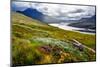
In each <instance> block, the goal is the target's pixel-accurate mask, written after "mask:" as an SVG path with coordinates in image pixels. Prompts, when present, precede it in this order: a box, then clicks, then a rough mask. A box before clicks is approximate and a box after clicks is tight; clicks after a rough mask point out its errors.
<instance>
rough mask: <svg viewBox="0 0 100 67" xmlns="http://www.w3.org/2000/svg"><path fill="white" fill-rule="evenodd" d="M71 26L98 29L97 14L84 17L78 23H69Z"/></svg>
mask: <svg viewBox="0 0 100 67" xmlns="http://www.w3.org/2000/svg"><path fill="white" fill-rule="evenodd" d="M69 26H73V27H78V28H86V29H94V30H95V29H96V15H94V16H92V17H90V18H82V19H81V20H78V21H77V22H76V23H71V24H69Z"/></svg>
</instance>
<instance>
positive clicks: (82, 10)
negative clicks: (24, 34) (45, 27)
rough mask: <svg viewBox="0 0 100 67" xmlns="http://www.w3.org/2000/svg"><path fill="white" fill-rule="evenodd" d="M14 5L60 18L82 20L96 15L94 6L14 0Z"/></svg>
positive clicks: (15, 8) (17, 7)
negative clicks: (17, 0) (16, 0)
mask: <svg viewBox="0 0 100 67" xmlns="http://www.w3.org/2000/svg"><path fill="white" fill-rule="evenodd" d="M12 7H13V9H14V10H18V11H24V10H26V9H27V8H33V9H36V10H37V11H39V12H41V13H42V14H44V15H48V16H51V17H54V18H57V19H60V20H65V19H66V20H80V19H81V18H89V17H92V16H94V15H95V7H94V6H79V5H65V4H48V3H30V2H12Z"/></svg>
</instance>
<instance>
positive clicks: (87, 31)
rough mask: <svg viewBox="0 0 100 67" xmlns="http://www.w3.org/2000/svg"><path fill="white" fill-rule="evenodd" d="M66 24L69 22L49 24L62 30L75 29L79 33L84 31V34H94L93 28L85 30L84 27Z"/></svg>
mask: <svg viewBox="0 0 100 67" xmlns="http://www.w3.org/2000/svg"><path fill="white" fill-rule="evenodd" d="M68 24H70V23H51V24H49V25H51V26H54V27H58V28H61V29H64V30H70V31H75V32H79V33H84V34H91V35H94V34H95V30H92V29H88V30H87V29H85V28H77V27H72V26H68Z"/></svg>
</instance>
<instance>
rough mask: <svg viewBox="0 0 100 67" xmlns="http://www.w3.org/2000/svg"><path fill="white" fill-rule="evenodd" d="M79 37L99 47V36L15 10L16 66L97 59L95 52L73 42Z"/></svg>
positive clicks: (13, 54)
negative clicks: (33, 17) (77, 46)
mask: <svg viewBox="0 0 100 67" xmlns="http://www.w3.org/2000/svg"><path fill="white" fill-rule="evenodd" d="M71 39H76V40H78V41H79V42H81V43H82V44H84V45H86V46H88V47H90V48H92V49H95V48H96V47H95V45H96V44H95V35H88V34H82V33H78V32H73V31H66V30H63V29H59V28H57V27H53V26H49V25H47V24H46V23H42V22H40V21H37V20H35V19H31V18H29V17H27V16H25V15H22V14H19V13H16V12H12V61H13V65H29V64H48V63H65V62H68V63H69V62H79V61H95V60H96V59H95V53H93V52H92V51H90V50H88V49H86V48H84V50H83V51H80V50H79V49H78V48H76V47H74V46H73V44H72V43H70V42H69V41H70V40H71Z"/></svg>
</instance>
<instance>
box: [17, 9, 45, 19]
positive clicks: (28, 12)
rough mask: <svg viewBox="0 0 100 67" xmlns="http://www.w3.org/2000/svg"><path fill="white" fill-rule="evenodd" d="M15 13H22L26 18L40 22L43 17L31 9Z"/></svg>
mask: <svg viewBox="0 0 100 67" xmlns="http://www.w3.org/2000/svg"><path fill="white" fill-rule="evenodd" d="M17 12H19V13H22V14H24V15H26V16H28V17H31V18H34V19H37V20H40V21H42V19H43V16H44V15H43V14H42V13H41V12H39V11H37V10H36V9H32V8H27V9H26V10H24V11H17Z"/></svg>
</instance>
